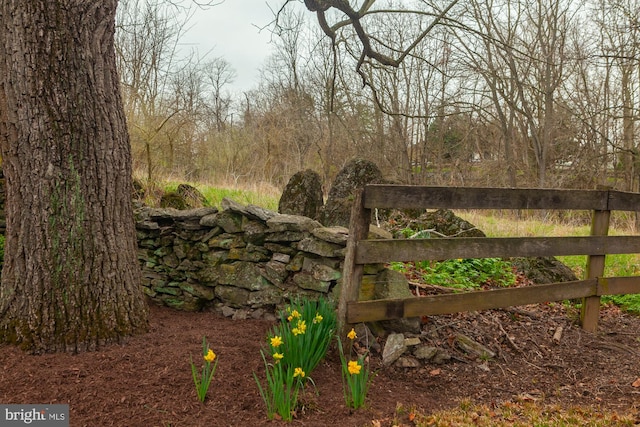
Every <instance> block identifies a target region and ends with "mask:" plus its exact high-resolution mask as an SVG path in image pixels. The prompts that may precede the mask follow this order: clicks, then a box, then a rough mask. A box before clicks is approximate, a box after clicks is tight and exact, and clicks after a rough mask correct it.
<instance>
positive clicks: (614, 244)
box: [355, 236, 640, 275]
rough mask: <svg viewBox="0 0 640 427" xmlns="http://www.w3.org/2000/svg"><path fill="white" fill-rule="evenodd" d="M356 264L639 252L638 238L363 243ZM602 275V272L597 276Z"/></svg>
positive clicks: (422, 240)
mask: <svg viewBox="0 0 640 427" xmlns="http://www.w3.org/2000/svg"><path fill="white" fill-rule="evenodd" d="M356 249H357V250H356V257H355V262H356V263H358V264H373V263H379V262H389V261H418V260H443V259H453V258H494V257H495V258H501V257H518V256H523V257H534V256H561V255H599V256H604V255H605V254H623V253H640V236H583V237H504V238H487V237H464V238H462V237H461V238H455V239H394V240H380V239H376V240H362V241H359V242H358V243H357V248H356ZM600 275H602V273H600Z"/></svg>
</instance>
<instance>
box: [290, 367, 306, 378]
mask: <svg viewBox="0 0 640 427" xmlns="http://www.w3.org/2000/svg"><path fill="white" fill-rule="evenodd" d="M295 377H300V378H304V371H303V370H302V368H296V369H294V370H293V378H295Z"/></svg>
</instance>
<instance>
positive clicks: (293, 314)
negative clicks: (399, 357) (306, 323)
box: [287, 310, 300, 322]
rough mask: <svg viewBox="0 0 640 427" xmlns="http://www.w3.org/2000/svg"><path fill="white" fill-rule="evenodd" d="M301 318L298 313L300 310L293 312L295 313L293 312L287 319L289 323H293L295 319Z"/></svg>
mask: <svg viewBox="0 0 640 427" xmlns="http://www.w3.org/2000/svg"><path fill="white" fill-rule="evenodd" d="M299 317H300V313H299V312H298V310H293V311H292V312H291V315H290V316H289V317H287V320H288V321H289V322H291V321H292V320H293V319H297V318H299Z"/></svg>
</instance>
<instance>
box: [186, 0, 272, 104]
mask: <svg viewBox="0 0 640 427" xmlns="http://www.w3.org/2000/svg"><path fill="white" fill-rule="evenodd" d="M283 1H284V0H268V1H265V0H225V1H224V3H222V4H219V5H218V6H214V7H211V8H209V9H207V10H197V11H196V12H195V16H194V17H193V19H192V21H191V25H190V28H191V29H190V30H189V32H188V33H187V35H186V36H185V37H184V39H183V42H184V43H185V45H186V46H192V47H194V48H197V50H198V52H199V53H200V55H204V54H205V53H207V52H209V51H210V50H211V49H213V50H212V51H211V52H210V53H209V57H211V58H215V57H223V58H224V59H226V60H227V61H228V62H229V63H230V64H231V66H232V67H233V68H234V69H235V70H236V72H237V74H238V76H237V78H236V82H235V84H234V88H233V90H234V91H238V92H241V91H244V90H249V89H252V88H254V87H255V86H256V85H257V82H258V79H259V73H258V68H260V67H261V66H262V65H263V63H264V60H265V59H266V58H267V57H268V56H269V53H270V49H271V47H270V44H269V40H270V37H271V34H270V33H269V31H268V29H264V30H262V31H260V29H259V28H261V27H265V26H267V25H268V24H269V23H270V22H271V21H272V20H273V14H272V12H271V10H270V9H269V5H271V7H273V8H274V10H276V8H278V7H280V6H281V5H282V2H283Z"/></svg>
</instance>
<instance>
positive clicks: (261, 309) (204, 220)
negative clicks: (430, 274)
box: [136, 199, 388, 317]
mask: <svg viewBox="0 0 640 427" xmlns="http://www.w3.org/2000/svg"><path fill="white" fill-rule="evenodd" d="M136 216H137V218H136V228H137V233H138V246H139V259H140V263H141V266H142V275H143V285H144V291H145V293H146V294H147V295H148V296H149V297H150V298H151V299H153V300H154V301H156V302H157V303H160V304H163V305H167V306H170V307H173V308H177V309H180V310H189V311H192V310H200V309H202V308H213V309H216V310H222V311H224V312H225V314H227V315H231V314H233V313H234V312H236V311H237V310H238V309H242V311H243V313H245V314H249V315H255V316H256V317H257V316H259V315H260V314H261V313H269V312H273V310H274V308H276V307H280V306H282V305H284V304H286V303H288V302H289V300H290V299H291V298H295V297H296V296H308V297H310V298H317V297H318V296H321V295H322V296H326V297H329V298H333V297H336V298H337V287H338V285H339V283H340V279H341V276H342V264H343V260H344V252H345V247H346V240H347V233H348V230H347V229H346V228H344V227H324V226H322V225H321V224H320V223H319V222H317V221H315V220H313V219H310V218H307V217H303V216H296V215H283V214H278V213H276V212H272V211H269V210H265V209H263V208H260V207H257V206H251V205H249V206H243V205H239V204H237V203H235V202H233V201H231V200H228V199H225V200H224V201H223V203H222V210H221V211H218V210H217V209H215V208H200V209H193V210H187V211H179V210H174V209H153V208H142V209H140V210H138V211H137V213H136ZM387 237H388V236H387ZM368 270H369V271H368V273H370V274H373V275H374V276H375V275H376V274H378V273H380V272H381V271H383V268H382V267H377V266H372V267H371V268H369V269H368ZM374 282H375V280H374ZM256 313H257V314H256Z"/></svg>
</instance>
